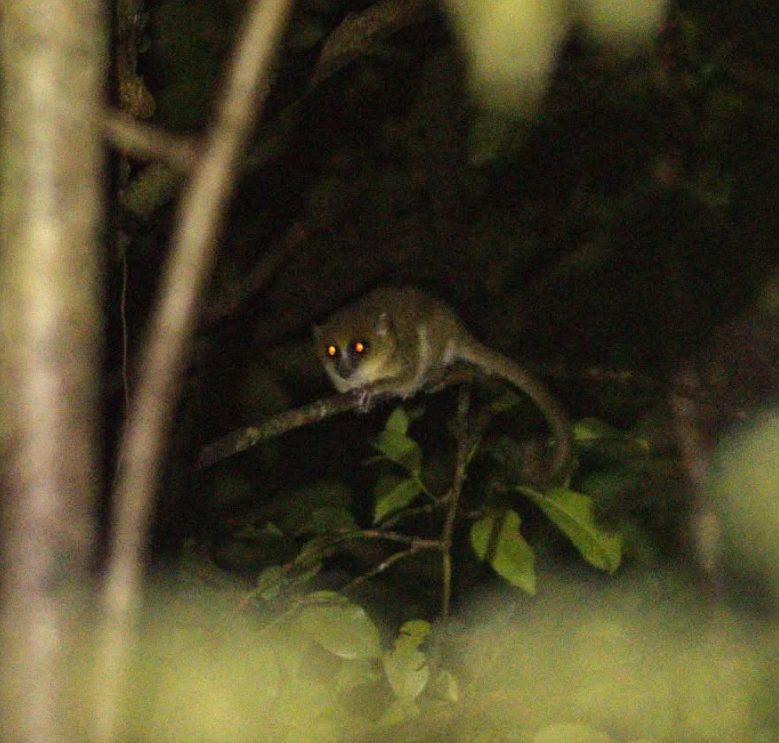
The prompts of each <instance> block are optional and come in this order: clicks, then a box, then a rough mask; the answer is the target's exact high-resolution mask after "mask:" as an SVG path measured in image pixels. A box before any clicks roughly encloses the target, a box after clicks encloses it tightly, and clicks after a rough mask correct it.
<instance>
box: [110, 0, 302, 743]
mask: <svg viewBox="0 0 779 743" xmlns="http://www.w3.org/2000/svg"><path fill="white" fill-rule="evenodd" d="M291 4H292V3H291V0H256V1H255V2H254V3H252V5H251V7H250V9H249V14H248V16H247V18H246V22H245V24H244V26H243V28H242V32H241V34H240V35H239V39H238V44H237V47H236V49H235V52H234V55H233V59H232V66H231V69H230V71H229V74H228V78H227V84H226V87H225V93H224V96H223V98H222V99H221V101H220V103H219V106H218V109H217V112H216V120H215V125H214V127H213V129H212V131H211V133H210V136H209V137H208V138H207V140H206V142H205V144H204V149H203V154H202V157H201V158H200V160H199V161H198V162H197V164H196V165H195V167H194V169H193V171H192V180H191V182H190V184H189V187H188V188H187V189H186V191H185V193H184V196H183V198H182V201H181V204H180V208H179V214H178V220H177V223H176V229H175V232H174V235H173V239H172V247H171V255H170V259H169V262H168V264H167V266H166V269H165V273H164V277H163V282H162V294H161V298H160V301H159V304H158V306H157V308H156V311H155V314H154V317H153V320H152V326H151V330H150V334H149V337H148V340H147V342H146V345H145V348H144V353H143V357H142V363H141V373H140V376H139V384H138V388H137V390H138V391H137V395H136V397H135V400H134V404H133V406H132V408H131V410H130V414H129V416H128V420H127V422H126V426H125V430H124V436H123V439H122V446H121V451H120V454H119V460H120V462H121V467H120V470H119V473H118V478H117V486H116V492H115V499H116V500H115V504H114V512H113V520H112V535H111V536H112V542H111V545H110V551H109V559H108V566H107V575H106V579H105V584H104V592H103V597H102V600H103V611H104V615H105V637H104V638H103V639H104V645H103V647H102V648H101V651H102V657H101V663H102V665H101V667H100V669H99V670H100V672H101V674H102V675H101V677H100V678H99V679H98V683H99V685H100V686H99V687H98V688H101V690H102V694H101V697H100V700H99V703H100V705H101V708H100V709H99V710H98V714H97V720H96V723H97V731H96V732H97V739H98V740H101V741H113V740H116V738H117V736H118V734H119V707H120V704H121V698H122V694H123V690H124V683H125V675H126V672H127V668H128V666H129V663H128V656H129V652H130V648H131V641H132V635H133V628H134V621H135V614H136V611H137V607H138V603H139V601H140V587H141V577H142V570H143V561H144V551H145V541H146V534H147V530H148V524H149V521H150V518H151V511H152V499H153V495H154V492H155V489H156V486H157V481H158V476H159V471H160V466H161V461H162V455H163V451H164V447H165V442H166V439H167V436H168V432H169V428H170V423H171V419H172V416H173V411H174V409H175V406H176V402H177V400H178V397H179V391H180V387H181V383H182V378H183V374H184V369H185V367H186V359H187V355H188V348H189V345H190V342H191V338H192V334H193V332H194V328H195V324H196V320H197V309H198V305H199V303H200V299H201V296H202V294H203V289H204V286H205V284H206V280H207V278H208V276H209V274H210V272H211V265H212V263H213V260H214V254H215V250H216V236H217V234H218V232H219V230H220V228H221V226H222V222H223V220H224V215H225V211H226V207H227V204H228V202H229V199H230V196H231V194H232V189H233V181H234V176H235V172H236V167H237V164H238V157H239V154H240V152H241V150H242V148H243V146H244V143H245V141H246V139H247V138H248V136H249V131H250V129H251V126H252V124H253V123H254V119H255V117H256V116H257V114H258V113H259V111H260V109H261V106H262V103H263V102H264V100H265V98H266V96H267V93H268V90H269V88H270V81H271V63H272V61H273V58H274V56H275V52H276V49H277V47H278V44H279V40H280V37H281V33H282V30H283V28H284V26H285V25H286V19H287V16H288V15H289V12H290V8H291Z"/></svg>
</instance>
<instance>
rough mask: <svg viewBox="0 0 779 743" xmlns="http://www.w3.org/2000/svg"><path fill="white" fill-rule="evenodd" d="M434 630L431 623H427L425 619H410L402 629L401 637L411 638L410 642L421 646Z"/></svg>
mask: <svg viewBox="0 0 779 743" xmlns="http://www.w3.org/2000/svg"><path fill="white" fill-rule="evenodd" d="M432 631H433V628H432V627H431V626H430V622H426V621H425V620H424V619H410V620H409V621H408V622H404V623H403V626H402V627H401V628H400V635H401V636H403V637H407V638H409V640H411V641H413V642H414V643H416V646H419V645H420V644H421V643H422V642H423V641H424V640H426V639H427V638H428V637H429V636H430V633H431V632H432Z"/></svg>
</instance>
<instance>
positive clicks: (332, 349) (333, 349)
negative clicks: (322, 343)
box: [325, 345, 338, 359]
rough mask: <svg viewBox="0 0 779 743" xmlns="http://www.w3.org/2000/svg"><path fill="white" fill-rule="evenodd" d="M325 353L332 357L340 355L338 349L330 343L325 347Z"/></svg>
mask: <svg viewBox="0 0 779 743" xmlns="http://www.w3.org/2000/svg"><path fill="white" fill-rule="evenodd" d="M325 353H326V354H327V355H328V356H329V357H330V358H331V359H332V358H333V357H335V356H337V355H338V349H337V348H336V347H335V346H333V345H329V346H327V347H326V348H325Z"/></svg>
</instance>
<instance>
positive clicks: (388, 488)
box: [373, 475, 422, 524]
mask: <svg viewBox="0 0 779 743" xmlns="http://www.w3.org/2000/svg"><path fill="white" fill-rule="evenodd" d="M421 492H422V486H421V485H420V484H419V483H418V482H417V481H416V480H412V479H411V478H407V477H395V476H393V475H388V476H387V477H382V478H381V479H380V480H379V481H378V482H377V483H376V487H375V489H374V506H373V523H374V524H377V523H379V521H381V520H382V519H385V518H386V517H387V516H389V515H390V514H392V513H395V512H396V511H399V510H400V509H401V508H405V507H406V506H408V505H409V504H410V503H411V502H412V501H413V500H414V499H415V498H416V497H417V496H418V495H419V494H420V493H421Z"/></svg>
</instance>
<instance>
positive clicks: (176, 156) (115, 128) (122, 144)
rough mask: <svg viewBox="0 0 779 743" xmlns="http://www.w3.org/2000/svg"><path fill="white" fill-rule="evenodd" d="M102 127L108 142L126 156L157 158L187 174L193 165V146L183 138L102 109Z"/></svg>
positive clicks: (124, 115)
mask: <svg viewBox="0 0 779 743" xmlns="http://www.w3.org/2000/svg"><path fill="white" fill-rule="evenodd" d="M103 128H104V130H105V135H106V137H107V138H108V141H109V142H111V144H113V145H114V146H115V147H116V148H117V149H118V150H120V151H121V152H123V153H124V154H126V155H131V156H133V157H137V158H140V159H143V160H161V161H162V162H165V163H167V164H168V165H170V167H171V168H173V169H174V170H178V171H180V172H182V173H189V172H190V171H191V170H192V168H193V167H194V165H195V161H196V150H195V146H194V143H193V141H192V140H191V139H189V138H187V137H181V136H174V135H172V134H168V133H167V132H163V131H161V130H160V129H157V128H156V127H153V126H151V125H150V124H144V123H143V122H140V121H138V120H137V119H134V118H132V117H131V116H127V115H126V114H123V113H119V112H118V111H113V110H108V111H107V112H106V114H105V117H104V118H103Z"/></svg>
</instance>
